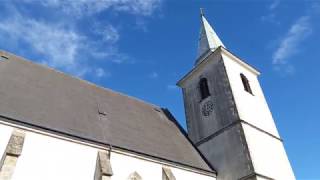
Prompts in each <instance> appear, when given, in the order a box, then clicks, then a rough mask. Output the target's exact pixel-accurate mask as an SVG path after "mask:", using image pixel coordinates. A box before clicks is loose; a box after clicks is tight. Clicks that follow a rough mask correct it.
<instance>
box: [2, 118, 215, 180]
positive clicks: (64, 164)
mask: <svg viewBox="0 0 320 180" xmlns="http://www.w3.org/2000/svg"><path fill="white" fill-rule="evenodd" d="M12 130H13V128H12V127H9V126H6V125H2V124H0V137H1V138H0V152H1V153H2V154H3V152H4V150H5V148H6V145H7V143H8V141H9V138H10V136H11V133H12ZM98 150H101V149H98V148H94V147H91V146H88V145H84V144H79V143H76V142H71V141H67V140H63V139H58V138H55V137H51V136H47V135H43V134H39V133H35V132H30V131H26V136H25V141H24V145H23V150H22V153H21V156H20V157H19V158H18V162H17V164H16V167H15V170H14V173H13V176H12V180H26V179H32V180H43V179H45V180H58V179H59V180H70V179H76V180H93V179H94V173H95V168H96V158H97V152H98ZM2 154H1V155H2ZM110 162H111V167H112V170H113V174H114V175H113V176H112V177H111V179H112V180H126V179H127V178H128V176H129V175H130V174H131V173H133V172H135V171H136V172H138V173H139V174H140V175H141V177H142V178H143V180H162V167H163V164H162V163H158V162H156V161H153V160H152V161H150V160H146V159H144V158H137V157H136V156H132V155H129V154H128V153H121V152H118V151H117V152H112V153H111V157H110ZM166 167H169V168H170V169H171V170H172V172H173V174H174V176H175V177H176V179H177V180H186V179H196V180H215V179H216V178H215V177H212V176H207V175H204V174H202V173H201V174H200V173H197V172H196V171H190V170H186V169H184V168H177V167H175V166H170V165H167V166H166Z"/></svg>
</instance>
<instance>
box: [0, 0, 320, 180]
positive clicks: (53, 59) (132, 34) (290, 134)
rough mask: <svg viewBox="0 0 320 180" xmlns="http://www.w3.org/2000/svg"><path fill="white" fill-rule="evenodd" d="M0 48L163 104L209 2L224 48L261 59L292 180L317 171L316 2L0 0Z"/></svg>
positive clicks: (319, 37)
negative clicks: (292, 170) (200, 17)
mask: <svg viewBox="0 0 320 180" xmlns="http://www.w3.org/2000/svg"><path fill="white" fill-rule="evenodd" d="M0 6H1V11H0V48H1V49H3V50H7V51H10V52H12V53H14V54H18V55H20V56H23V57H26V58H28V59H32V60H33V61H35V62H38V63H42V64H47V65H49V66H51V67H54V68H56V69H59V70H61V71H63V72H66V73H68V74H71V75H74V76H78V77H80V78H83V79H86V80H88V81H91V82H93V83H96V84H99V85H101V86H104V87H108V88H111V89H113V90H116V91H120V92H123V93H125V94H128V95H131V96H134V97H137V98H140V99H143V100H145V101H148V102H151V103H153V104H157V105H160V106H163V107H167V108H169V109H170V110H171V111H172V113H173V114H174V115H175V117H176V118H177V119H178V120H179V122H180V123H181V124H182V125H183V126H185V122H184V121H185V120H184V119H185V118H184V109H183V102H182V96H181V92H180V90H179V89H178V88H177V87H176V86H175V83H176V82H177V81H178V80H179V78H181V77H182V76H183V75H184V74H185V73H186V72H188V71H189V70H190V69H191V68H192V66H193V63H194V61H195V58H196V52H197V39H198V35H199V29H200V19H199V8H200V7H203V8H205V13H206V17H207V19H208V21H209V22H210V23H211V24H212V25H213V26H214V28H215V30H216V31H217V33H218V35H219V36H220V38H221V39H222V41H223V42H224V44H225V45H226V47H227V48H228V49H229V50H231V51H232V52H233V53H235V54H236V55H237V56H239V57H241V58H242V59H244V60H246V61H247V62H248V63H250V64H252V65H253V66H255V67H257V68H258V69H259V70H260V71H261V72H262V75H261V77H260V81H261V85H262V87H263V89H264V92H265V96H266V98H267V101H268V103H269V106H270V108H271V111H272V113H273V116H274V118H275V120H276V124H277V126H278V129H279V132H280V134H281V136H282V138H283V139H284V142H285V146H286V150H287V153H288V156H289V159H290V161H291V163H292V166H293V169H294V171H295V175H296V177H297V179H302V180H316V179H320V165H319V162H320V155H319V152H320V138H319V137H320V135H319V133H320V128H319V127H320V121H319V120H320V119H319V115H318V113H319V110H320V105H319V102H320V96H319V92H320V76H319V74H318V73H319V70H318V69H319V67H320V61H319V60H320V59H319V57H320V48H319V42H320V34H319V32H320V31H319V29H320V23H319V22H320V1H316V0H314V1H303V0H300V1H299V0H292V1H289V0H282V1H281V0H261V1H254V0H243V1H236V0H227V1H222V0H216V1H214V0H212V1H209V0H197V1H196V0H190V1H186V0H82V1H75V0H65V1H58V0H43V1H37V0H7V1H6V0H2V1H1V5H0Z"/></svg>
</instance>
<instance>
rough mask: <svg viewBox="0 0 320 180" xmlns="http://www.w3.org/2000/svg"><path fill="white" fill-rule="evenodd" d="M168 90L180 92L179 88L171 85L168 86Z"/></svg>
mask: <svg viewBox="0 0 320 180" xmlns="http://www.w3.org/2000/svg"><path fill="white" fill-rule="evenodd" d="M167 89H168V90H178V86H176V85H172V84H169V85H168V86H167Z"/></svg>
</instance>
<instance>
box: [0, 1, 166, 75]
mask: <svg viewBox="0 0 320 180" xmlns="http://www.w3.org/2000/svg"><path fill="white" fill-rule="evenodd" d="M161 1H162V0H63V1H62V0H42V1H40V0H12V1H10V2H8V3H5V4H4V7H3V10H6V11H2V12H3V13H7V14H4V15H5V16H0V40H5V42H6V46H5V47H6V48H7V49H10V48H11V49H15V50H14V51H15V52H16V53H23V54H28V55H30V54H33V55H36V56H38V57H40V59H41V60H42V61H41V63H43V64H46V65H48V66H51V67H53V68H57V69H59V70H62V71H64V72H67V73H71V74H73V75H76V76H86V75H88V74H92V75H95V76H96V77H106V76H110V72H106V71H105V70H104V69H102V68H100V67H96V66H97V65H96V63H95V62H93V61H94V60H103V61H104V62H106V61H108V62H112V63H117V64H121V63H129V64H133V63H135V61H134V58H132V57H130V56H128V55H127V54H125V53H123V52H120V51H119V50H118V46H117V44H118V42H119V40H120V32H119V30H118V29H117V28H116V26H114V25H113V24H111V23H110V22H108V20H104V21H103V22H101V21H100V20H99V18H97V17H95V16H93V15H94V14H97V13H99V12H102V11H105V10H108V12H109V11H111V10H112V11H111V12H115V11H116V12H126V13H129V14H134V15H139V16H149V15H151V14H152V13H153V12H154V10H156V9H157V8H158V7H159V6H160V4H161ZM29 3H33V5H34V6H35V10H37V9H36V6H37V8H41V9H43V8H45V10H44V11H41V13H43V14H40V16H39V14H38V13H35V14H37V15H33V13H27V11H25V10H21V9H25V6H24V5H27V4H29ZM20 7H21V8H20ZM46 9H48V12H51V13H54V16H52V17H54V18H53V19H51V18H44V17H46V16H48V15H50V14H46V12H47V11H46ZM50 10H53V11H50ZM8 12H10V14H8ZM39 12H40V11H39ZM42 15H43V16H42ZM83 15H92V16H91V17H90V20H93V21H94V22H93V23H92V24H93V26H95V25H97V27H93V28H92V29H90V27H89V28H85V29H84V30H83V29H80V28H79V26H78V25H79V24H78V22H82V20H87V18H85V17H83ZM50 16H51V15H50ZM74 17H77V18H76V19H75V18H74ZM140 18H142V17H140ZM87 29H89V32H88V31H87ZM3 42H4V41H3ZM22 44H23V46H24V47H23V48H21V47H20V46H22ZM24 49H26V50H24ZM26 52H27V53H26ZM27 57H28V56H27ZM103 61H101V62H103ZM99 64H103V63H99Z"/></svg>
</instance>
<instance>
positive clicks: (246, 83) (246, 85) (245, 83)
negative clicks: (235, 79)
mask: <svg viewBox="0 0 320 180" xmlns="http://www.w3.org/2000/svg"><path fill="white" fill-rule="evenodd" d="M240 77H241V81H242V84H243V87H244V90H245V91H247V92H248V93H250V94H252V90H251V87H250V83H249V80H248V78H247V77H246V76H245V75H243V74H242V73H241V74H240Z"/></svg>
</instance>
